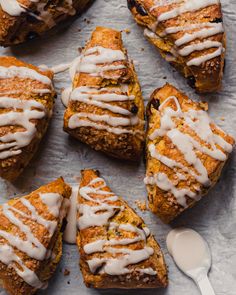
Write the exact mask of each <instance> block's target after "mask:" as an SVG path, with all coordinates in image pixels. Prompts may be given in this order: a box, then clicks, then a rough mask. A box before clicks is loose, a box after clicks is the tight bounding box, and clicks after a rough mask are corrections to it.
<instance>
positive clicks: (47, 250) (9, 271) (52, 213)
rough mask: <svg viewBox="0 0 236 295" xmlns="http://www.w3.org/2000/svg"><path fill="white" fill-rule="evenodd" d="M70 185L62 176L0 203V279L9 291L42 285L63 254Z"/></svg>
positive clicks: (21, 294)
mask: <svg viewBox="0 0 236 295" xmlns="http://www.w3.org/2000/svg"><path fill="white" fill-rule="evenodd" d="M70 194H71V188H70V187H69V186H68V185H67V184H66V183H65V182H64V180H63V179H62V178H59V179H57V180H56V181H53V182H51V183H49V184H47V185H44V186H42V187H40V188H39V189H38V190H36V191H34V192H32V193H31V194H29V195H27V196H24V197H20V198H16V199H12V200H10V201H9V202H8V203H6V204H3V205H1V206H0V280H1V284H2V285H3V287H4V288H5V289H6V291H7V293H8V294H11V295H31V294H35V292H36V291H37V290H38V289H41V288H45V287H46V286H47V282H48V280H49V279H50V278H51V276H52V275H53V273H54V271H55V269H56V267H57V265H58V263H59V261H60V259H61V256H62V233H61V228H62V221H63V219H64V217H65V216H66V213H67V209H68V204H69V203H68V202H69V200H68V198H69V197H70Z"/></svg>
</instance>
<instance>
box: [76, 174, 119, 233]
mask: <svg viewBox="0 0 236 295" xmlns="http://www.w3.org/2000/svg"><path fill="white" fill-rule="evenodd" d="M96 182H102V184H101V185H100V186H98V187H96V188H94V187H92V186H91V185H93V184H94V183H96ZM105 186H106V184H105V182H104V180H103V179H102V178H99V177H98V178H96V179H95V180H93V181H91V182H90V183H89V184H88V186H85V187H82V188H80V189H79V194H80V196H81V197H82V198H83V199H85V200H87V201H92V202H94V203H96V205H94V206H89V205H86V204H80V205H79V206H78V207H79V213H80V214H81V216H80V217H79V219H78V227H79V229H80V230H81V229H85V228H88V227H91V226H103V225H106V224H108V221H109V218H111V217H112V216H113V215H114V214H115V212H116V211H117V210H118V211H119V210H121V207H120V206H117V205H111V204H108V203H107V202H115V201H117V200H118V197H117V196H115V195H114V194H113V193H112V192H107V191H104V190H102V188H104V187H105ZM90 194H99V195H102V196H105V198H104V199H101V200H100V199H94V198H92V197H90ZM99 211H102V212H101V213H100V214H97V212H99Z"/></svg>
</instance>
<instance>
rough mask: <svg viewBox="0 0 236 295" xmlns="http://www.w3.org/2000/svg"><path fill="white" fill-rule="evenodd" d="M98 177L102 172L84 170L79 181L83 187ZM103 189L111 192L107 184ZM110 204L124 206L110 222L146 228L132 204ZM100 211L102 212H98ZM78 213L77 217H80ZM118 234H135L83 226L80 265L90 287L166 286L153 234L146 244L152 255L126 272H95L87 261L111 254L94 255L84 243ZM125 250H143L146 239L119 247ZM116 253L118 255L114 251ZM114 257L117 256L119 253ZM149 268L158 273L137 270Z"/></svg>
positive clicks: (125, 235)
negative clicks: (111, 273)
mask: <svg viewBox="0 0 236 295" xmlns="http://www.w3.org/2000/svg"><path fill="white" fill-rule="evenodd" d="M97 177H99V172H98V171H95V170H83V171H82V179H81V183H80V188H83V187H85V186H88V184H89V183H90V182H91V181H92V180H94V179H96V178H97ZM99 185H101V181H100V183H99V182H97V183H96V184H94V185H93V187H98V186H99ZM102 190H103V191H108V192H111V190H110V188H109V187H108V186H105V187H103V188H102ZM90 196H91V197H92V198H94V199H96V198H99V199H102V198H104V195H103V196H102V195H100V194H96V193H94V194H90ZM78 203H79V204H80V205H81V204H82V205H88V206H94V205H96V203H94V202H92V201H88V200H85V199H84V198H82V197H81V195H79V196H78ZM109 204H112V205H114V206H118V207H119V206H122V207H123V208H124V209H123V210H120V211H119V210H117V212H116V214H115V215H114V216H112V217H111V218H110V219H109V224H110V223H113V224H119V225H120V224H123V225H124V224H132V225H133V226H135V227H138V228H139V229H143V228H146V225H145V223H144V221H143V220H142V219H141V218H140V217H139V216H138V215H137V214H136V213H135V212H134V211H133V210H132V209H131V208H130V207H129V205H128V204H127V203H126V202H125V201H124V200H123V199H121V198H118V199H117V200H116V201H111V202H109ZM98 214H99V213H98ZM79 216H80V215H79V213H78V218H79ZM117 237H119V238H120V239H126V238H130V239H132V238H134V237H135V233H134V232H130V231H124V230H122V231H119V232H114V231H113V230H111V229H109V225H105V226H94V227H88V228H84V229H81V230H80V231H79V233H78V237H77V244H78V247H79V251H80V268H81V271H82V274H83V277H84V282H85V284H86V286H87V287H93V288H102V289H103V288H105V289H107V288H125V289H127V288H157V287H166V286H167V284H168V278H167V269H166V265H165V261H164V257H163V254H162V252H161V249H160V247H159V245H158V243H157V242H156V241H155V239H154V237H153V236H152V235H149V236H148V237H147V239H146V246H147V247H151V248H153V250H154V253H153V255H151V256H150V257H149V258H147V259H146V260H144V261H142V262H139V263H137V264H134V265H128V266H127V268H129V269H132V271H131V272H130V273H128V274H126V275H119V276H118V275H108V274H106V273H92V272H91V271H90V269H89V266H88V263H87V260H90V259H92V258H108V257H111V256H110V255H111V254H109V253H108V252H100V253H99V252H95V253H93V254H86V253H85V251H84V246H85V245H86V244H88V243H91V242H94V241H98V240H101V239H107V240H110V239H113V238H117ZM116 247H122V248H125V249H131V250H139V249H143V247H144V241H138V242H135V243H131V244H129V245H125V246H116ZM114 255H115V254H114ZM114 255H113V256H112V257H117V256H114ZM140 268H142V269H149V268H152V269H153V270H155V271H156V272H157V273H156V275H148V274H141V273H140V272H139V271H138V269H140Z"/></svg>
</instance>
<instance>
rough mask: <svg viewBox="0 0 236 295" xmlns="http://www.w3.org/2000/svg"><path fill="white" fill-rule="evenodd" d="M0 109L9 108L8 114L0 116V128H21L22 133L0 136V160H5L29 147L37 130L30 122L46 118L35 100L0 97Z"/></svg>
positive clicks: (44, 111)
mask: <svg viewBox="0 0 236 295" xmlns="http://www.w3.org/2000/svg"><path fill="white" fill-rule="evenodd" d="M0 108H6V109H7V108H11V109H12V110H10V111H9V112H6V113H1V114H0V126H6V125H14V126H21V127H23V128H24V131H22V130H21V131H16V132H14V133H7V134H5V135H2V136H0V159H6V158H8V157H12V156H14V155H18V154H20V153H21V152H22V148H23V147H25V146H27V145H29V144H30V142H31V141H32V139H33V138H34V136H35V134H36V132H37V130H36V127H35V123H33V122H32V121H31V120H33V119H34V120H36V119H38V120H39V119H42V118H44V117H46V114H47V111H46V109H45V107H44V105H43V104H41V103H39V102H37V101H35V100H18V99H16V98H11V97H6V96H5V97H0Z"/></svg>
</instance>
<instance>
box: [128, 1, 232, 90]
mask: <svg viewBox="0 0 236 295" xmlns="http://www.w3.org/2000/svg"><path fill="white" fill-rule="evenodd" d="M128 6H129V9H130V10H131V12H132V14H133V16H134V18H135V20H136V21H137V23H138V24H140V25H141V26H143V27H144V28H145V30H144V34H145V36H146V37H147V39H148V40H149V41H150V42H151V43H153V44H154V45H155V46H156V47H157V49H158V50H159V52H160V54H161V55H162V57H163V58H164V59H166V60H167V61H168V62H169V63H170V64H171V65H173V66H174V67H175V68H176V69H177V70H178V71H179V72H181V73H182V75H183V76H184V77H185V78H186V79H187V80H188V82H189V84H190V85H191V86H192V87H193V88H195V89H196V90H197V91H198V92H213V91H216V90H219V89H220V87H221V80H222V75H223V69H224V57H225V46H226V44H225V33H224V28H223V20H222V12H221V5H220V1H219V0H206V1H197V0H196V1H193V0H180V1H161V0H156V1H155V0H128Z"/></svg>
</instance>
